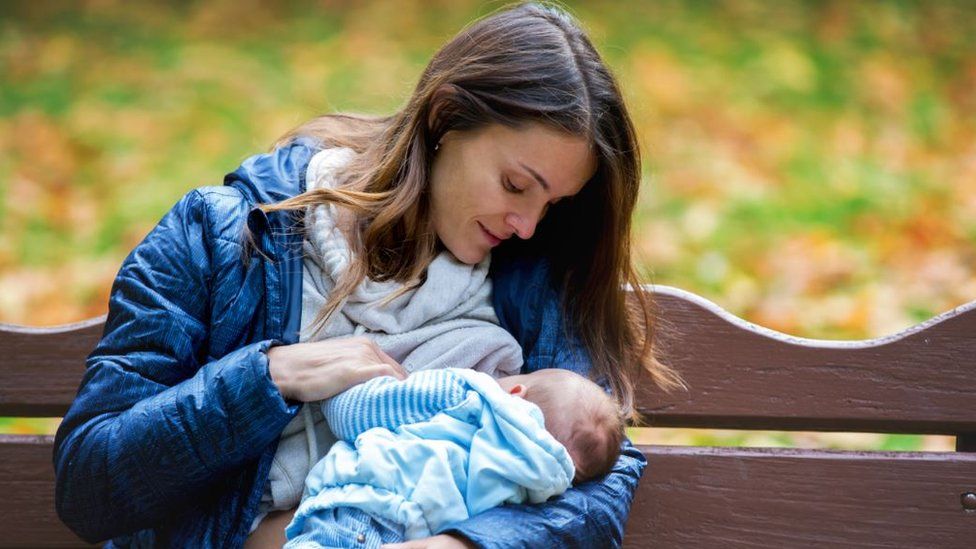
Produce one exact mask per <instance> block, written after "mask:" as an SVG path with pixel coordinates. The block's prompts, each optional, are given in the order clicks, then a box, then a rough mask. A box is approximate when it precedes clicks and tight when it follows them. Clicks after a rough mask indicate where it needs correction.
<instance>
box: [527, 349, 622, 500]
mask: <svg viewBox="0 0 976 549" xmlns="http://www.w3.org/2000/svg"><path fill="white" fill-rule="evenodd" d="M539 373H544V374H545V376H546V377H547V378H549V379H547V380H546V382H542V383H533V384H531V385H530V387H529V389H528V392H527V394H526V398H528V399H529V400H531V401H532V402H534V403H535V404H536V405H537V406H539V408H540V409H541V410H542V413H543V415H544V416H545V420H546V430H548V431H549V432H550V433H552V435H553V436H554V437H555V438H556V440H558V441H559V442H561V443H562V444H563V445H564V446H566V449H567V450H568V451H569V453H570V455H571V456H572V458H573V462H574V464H575V465H576V478H575V479H574V483H577V482H583V481H587V480H591V479H594V478H598V477H601V476H603V475H605V474H607V473H609V472H610V469H612V468H613V465H614V463H616V462H617V457H618V456H619V455H620V444H621V442H623V439H624V416H623V413H622V412H621V410H620V406H619V405H618V404H617V401H616V400H615V399H614V398H613V397H612V396H611V395H609V394H608V393H607V392H606V391H604V390H603V389H602V388H601V387H600V386H599V385H597V384H596V383H594V382H592V381H590V380H588V379H586V378H585V377H583V376H581V375H578V374H575V373H573V372H570V371H569V370H563V369H558V368H552V369H548V370H541V371H540V372H539ZM567 403H568V404H569V405H570V406H572V412H571V413H565V412H562V413H559V412H557V410H564V409H565V406H566V405H567Z"/></svg>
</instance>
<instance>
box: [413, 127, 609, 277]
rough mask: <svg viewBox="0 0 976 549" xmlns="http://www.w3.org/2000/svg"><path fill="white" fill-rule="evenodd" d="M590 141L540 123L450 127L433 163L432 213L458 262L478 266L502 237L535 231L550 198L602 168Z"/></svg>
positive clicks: (577, 186) (563, 194)
mask: <svg viewBox="0 0 976 549" xmlns="http://www.w3.org/2000/svg"><path fill="white" fill-rule="evenodd" d="M596 167H597V163H596V157H595V155H594V154H593V152H592V151H591V150H590V147H589V143H588V142H587V141H586V140H584V139H582V138H579V137H575V136H572V135H569V134H566V133H563V132H560V131H557V130H554V129H551V128H549V127H547V126H544V125H542V124H539V123H528V124H525V125H523V126H521V127H519V128H509V127H507V126H503V125H501V124H492V125H490V126H487V127H485V128H482V129H480V130H476V131H470V132H453V131H452V132H448V133H446V134H445V135H444V137H443V139H442V140H441V144H440V148H439V149H438V150H437V152H436V153H435V154H434V162H433V166H432V168H431V181H430V192H431V218H432V221H433V226H434V230H435V231H436V232H437V237H438V238H439V239H440V241H441V242H442V243H443V244H444V246H445V247H446V248H447V249H448V251H450V252H451V253H452V254H454V257H456V258H458V260H460V261H462V262H464V263H467V264H475V263H478V262H480V261H481V260H482V259H484V258H485V256H487V255H488V252H489V251H490V250H491V249H492V248H493V247H495V246H497V245H498V244H500V243H501V242H502V241H504V240H506V239H508V238H511V237H512V236H517V237H519V238H522V239H528V238H531V237H532V234H533V233H534V232H535V229H536V225H538V223H539V220H541V219H542V216H543V215H544V214H545V212H546V209H547V208H548V207H549V205H550V204H553V203H555V202H557V201H559V200H560V199H562V198H565V197H568V196H573V195H575V194H576V193H578V192H579V191H580V190H581V189H582V188H583V185H584V184H585V183H586V182H587V181H588V180H589V179H590V177H592V176H593V173H594V172H595V171H596Z"/></svg>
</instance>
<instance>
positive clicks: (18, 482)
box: [0, 435, 94, 547]
mask: <svg viewBox="0 0 976 549" xmlns="http://www.w3.org/2000/svg"><path fill="white" fill-rule="evenodd" d="M53 445H54V437H50V436H23V435H0V547H94V546H93V545H88V544H86V543H85V542H84V541H82V540H81V539H79V538H78V537H77V536H75V535H74V534H73V533H72V532H71V530H68V527H67V526H65V525H64V524H63V523H62V522H61V520H60V519H58V516H57V513H56V512H55V511H54V467H53V465H52V464H51V455H52V450H53Z"/></svg>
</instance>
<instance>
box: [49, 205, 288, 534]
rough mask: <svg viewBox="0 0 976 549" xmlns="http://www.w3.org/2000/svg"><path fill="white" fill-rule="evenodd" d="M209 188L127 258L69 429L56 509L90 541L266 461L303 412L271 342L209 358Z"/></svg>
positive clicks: (175, 506)
mask: <svg viewBox="0 0 976 549" xmlns="http://www.w3.org/2000/svg"><path fill="white" fill-rule="evenodd" d="M206 192H207V191H206V190H196V191H192V192H190V193H189V194H187V195H186V196H185V197H184V198H183V199H182V200H180V201H179V203H177V204H176V205H175V206H174V207H173V208H172V209H171V210H170V212H169V213H167V214H166V216H165V217H164V218H163V219H162V220H161V221H160V223H159V224H158V225H157V226H156V227H155V228H154V229H153V231H152V232H150V234H149V235H148V236H147V237H146V239H145V240H144V241H143V242H142V243H141V244H139V245H138V246H137V247H136V248H135V250H133V251H132V253H131V254H130V255H129V256H128V257H127V258H126V260H125V262H124V263H123V265H122V267H121V269H120V271H119V274H118V276H117V278H116V280H115V283H114V284H113V288H112V294H111V298H110V301H109V315H108V319H107V320H106V323H105V331H104V334H103V337H102V339H101V341H99V343H98V345H97V347H96V348H95V350H94V351H93V352H92V354H91V355H90V356H89V357H88V360H87V368H86V372H85V375H84V377H83V379H82V382H81V387H80V389H79V392H78V395H77V397H76V399H75V400H74V402H73V404H72V406H71V408H70V409H69V411H68V413H67V415H66V416H65V418H64V420H63V421H62V423H61V425H60V427H59V428H58V433H57V437H56V439H55V450H54V465H55V473H56V507H57V511H58V514H59V516H60V517H61V519H62V520H63V521H64V522H65V524H67V525H68V526H69V527H70V528H71V529H72V530H74V531H75V532H76V533H77V534H78V535H79V536H81V537H82V538H83V539H85V540H87V541H92V542H94V541H97V540H103V539H106V538H110V537H113V536H117V535H121V534H125V533H129V532H133V531H135V530H139V529H143V528H147V527H152V526H157V525H159V524H160V523H161V522H162V521H163V520H164V519H166V518H167V517H168V516H170V515H171V514H172V513H173V512H174V511H177V510H179V509H180V507H181V506H182V505H185V504H187V503H188V502H192V501H193V500H194V498H199V497H200V495H201V494H203V493H205V492H206V490H207V488H208V487H209V486H210V485H211V484H212V483H213V482H215V481H216V480H218V479H219V478H220V477H221V476H223V475H225V474H227V473H229V472H231V471H233V470H234V469H235V468H238V467H240V466H241V465H243V464H244V463H245V462H247V461H249V460H252V459H254V458H255V457H256V456H257V455H259V454H260V452H261V451H262V450H263V449H264V448H265V447H267V445H268V444H270V443H271V442H273V441H274V440H275V439H276V437H277V436H278V435H279V433H280V432H281V429H282V428H283V427H284V425H285V424H286V423H287V422H288V421H289V420H290V419H291V417H292V416H293V415H294V413H295V412H296V411H297V406H290V405H288V404H287V403H286V402H285V401H284V399H283V398H282V397H281V394H280V393H279V391H278V389H277V388H276V387H275V385H274V384H273V383H272V381H271V379H270V376H269V374H268V361H267V357H266V355H265V351H267V349H268V347H269V346H270V345H271V344H272V342H271V341H261V342H256V343H253V344H251V345H247V346H245V347H243V348H241V349H238V350H236V351H234V352H232V353H230V354H228V355H226V356H224V357H221V358H219V359H216V360H211V361H208V360H207V356H206V347H207V342H208V337H209V322H210V320H211V319H210V314H211V313H210V306H211V302H210V295H211V294H210V290H211V283H212V282H214V281H213V280H212V276H213V271H212V269H211V253H212V246H214V242H213V240H212V238H213V237H212V232H211V231H212V227H211V224H210V221H209V220H208V219H207V211H208V204H207V203H206V198H205V193H206ZM243 298H244V297H243V296H242V299H243Z"/></svg>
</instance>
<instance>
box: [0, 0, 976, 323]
mask: <svg viewBox="0 0 976 549" xmlns="http://www.w3.org/2000/svg"><path fill="white" fill-rule="evenodd" d="M498 5H500V4H498V3H489V4H483V3H477V2H472V1H465V2H457V1H451V2H447V1H444V2H434V3H430V2H419V1H394V0H379V1H371V2H348V3H346V2H335V1H324V2H307V1H306V2H290V3H288V4H287V6H286V7H282V6H278V5H277V3H274V2H256V1H244V2H241V1H235V2H229V1H219V2H199V3H189V2H184V3H178V4H173V5H166V6H164V5H155V4H138V5H137V4H133V3H126V2H121V1H104V0H102V1H90V2H84V3H78V4H73V5H70V6H55V5H53V4H47V3H37V2H6V3H5V4H4V7H3V8H2V10H0V322H13V323H22V324H33V325H49V324H57V323H63V322H70V321H75V320H79V319H82V318H87V317H91V316H95V315H98V314H102V313H104V312H105V310H106V305H107V299H108V291H109V288H110V285H111V281H112V278H113V276H114V274H115V271H116V269H117V268H118V265H119V264H120V263H121V261H122V259H123V258H124V256H125V255H126V254H127V253H128V251H129V250H130V249H131V248H132V247H133V246H134V245H135V244H136V243H138V241H139V240H140V239H141V238H142V237H143V236H144V235H145V233H146V232H147V231H148V230H149V229H150V228H151V227H152V226H153V224H154V223H155V222H156V221H157V220H158V219H159V218H160V217H161V216H162V214H163V213H164V212H165V211H166V210H167V209H168V208H169V206H170V205H172V203H174V202H175V201H176V200H177V199H178V198H179V196H180V195H182V194H183V193H184V192H186V191H187V190H188V189H190V188H192V187H195V186H200V185H214V184H220V182H221V180H222V176H223V174H224V173H225V172H228V171H230V170H233V169H234V168H235V167H236V166H237V165H238V164H239V162H240V161H241V160H242V159H244V158H245V157H247V156H248V155H250V154H254V153H256V152H261V151H264V150H266V149H267V148H268V147H269V146H270V145H271V144H272V143H273V142H274V141H275V139H276V138H277V137H279V136H280V135H281V134H282V133H284V132H285V131H286V130H288V129H290V128H291V127H293V126H295V125H297V124H298V123H300V122H302V121H303V120H305V119H307V118H309V117H311V116H313V115H315V114H318V113H321V112H327V111H337V110H346V111H360V112H372V113H387V112H390V111H392V110H393V109H395V108H396V107H397V106H398V105H399V104H401V102H402V101H403V100H404V99H405V98H406V97H407V96H408V94H409V93H410V92H411V91H412V87H413V85H414V84H415V82H416V79H417V77H418V76H419V73H420V71H421V70H422V69H423V66H424V64H425V62H426V60H427V59H428V58H429V56H430V55H431V54H432V52H433V51H434V50H435V49H436V48H437V47H438V46H439V45H440V44H442V43H443V42H444V41H445V40H447V39H448V38H449V37H450V36H451V35H452V34H453V33H454V32H456V31H457V30H458V29H460V28H461V27H462V26H463V25H464V24H465V23H467V22H469V21H470V20H472V19H473V18H475V17H477V16H479V15H481V14H484V13H486V12H488V11H490V10H491V9H493V8H494V7H497V6H498ZM570 8H571V9H572V10H573V11H574V12H575V13H576V14H577V16H579V17H580V19H582V20H583V21H584V23H585V25H586V26H587V27H588V29H589V30H590V32H591V36H592V38H593V40H594V42H595V43H596V45H597V47H598V49H600V51H601V52H602V53H603V55H604V56H605V58H606V59H607V61H608V62H609V64H610V65H611V66H612V67H613V68H614V70H615V71H616V73H617V75H618V77H619V79H620V82H621V85H622V88H623V90H624V93H625V95H626V96H627V97H628V101H629V106H630V109H631V114H632V116H633V118H634V121H635V123H636V125H637V127H638V131H639V132H640V134H641V139H642V148H643V152H644V156H645V160H646V162H645V171H646V185H645V187H644V194H643V197H642V201H641V204H640V207H639V211H638V214H637V218H636V228H637V239H636V244H637V252H638V257H639V259H640V261H641V263H642V265H643V267H644V271H645V272H646V273H647V274H648V278H649V280H653V281H654V282H655V283H658V284H669V285H674V286H679V287H681V288H684V289H688V290H690V291H693V292H695V293H698V294H701V295H703V296H705V297H708V298H709V299H712V300H713V301H716V302H717V303H719V304H720V305H722V306H723V307H725V308H727V309H729V310H730V311H732V312H733V313H735V314H737V315H740V316H742V317H744V318H746V319H748V320H751V321H753V322H756V323H759V324H762V325H765V326H768V327H770V328H774V329H777V330H780V331H784V332H788V333H791V334H796V335H802V336H807V337H827V338H865V337H873V336H878V335H884V334H888V333H891V332H894V331H897V330H899V329H903V328H905V327H907V326H909V325H911V324H913V323H916V322H919V321H921V320H924V319H926V318H928V317H930V316H932V315H934V314H937V313H939V312H942V311H944V310H948V309H951V308H952V307H954V306H956V305H958V304H961V303H964V302H966V301H969V300H972V299H974V298H976V248H974V243H976V33H974V32H973V29H976V6H974V5H973V4H972V3H970V2H964V1H959V2H949V1H945V2H931V3H923V2H909V1H891V2H874V1H872V2H842V1H838V2H800V1H782V2H763V1H758V0H757V1H744V0H743V1H732V0H729V1H724V2H696V1H687V2H675V1H654V2H608V1H601V2H586V3H572V4H570Z"/></svg>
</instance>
